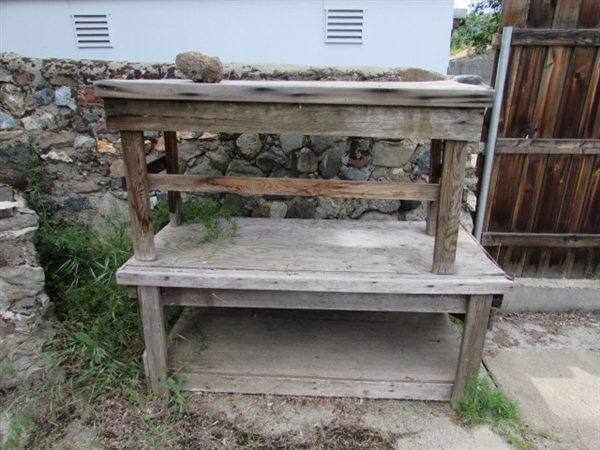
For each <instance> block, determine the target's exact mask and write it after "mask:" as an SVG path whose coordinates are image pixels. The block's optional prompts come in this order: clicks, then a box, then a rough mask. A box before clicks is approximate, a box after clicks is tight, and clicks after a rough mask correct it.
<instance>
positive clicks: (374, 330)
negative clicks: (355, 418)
mask: <svg viewBox="0 0 600 450" xmlns="http://www.w3.org/2000/svg"><path fill="white" fill-rule="evenodd" d="M386 316H387V314H386ZM409 316H410V317H407V315H400V314H398V315H396V317H397V319H396V320H395V321H389V320H388V318H387V317H385V318H384V320H382V321H378V320H375V321H364V320H357V319H344V318H341V319H338V320H335V319H334V320H331V319H329V318H321V319H319V318H314V319H311V318H297V317H296V318H286V317H285V316H284V317H278V316H277V315H273V316H272V317H248V316H246V317H244V316H216V315H206V314H202V311H198V310H194V311H189V315H188V314H185V313H184V316H183V317H182V318H181V319H180V321H179V322H178V323H177V324H176V326H175V328H174V330H173V333H172V336H173V344H172V346H171V348H170V364H171V367H172V368H173V369H180V368H181V367H185V369H184V370H181V371H180V372H179V373H181V374H182V375H185V376H186V378H187V379H186V381H185V382H184V384H183V388H184V389H190V390H205V391H213V392H214V391H217V392H241V393H262V394H274V395H318V396H340V395H341V396H351V397H371V398H421V399H434V398H435V399H438V400H448V398H449V394H450V390H451V388H452V384H453V378H454V373H455V369H456V361H457V355H458V351H459V344H458V339H457V337H458V336H457V335H458V333H457V330H456V329H455V328H454V327H453V326H452V324H451V323H450V322H449V320H448V318H447V316H445V315H443V314H425V315H423V314H414V313H413V314H410V315H409ZM200 340H202V342H203V344H204V345H203V347H205V350H203V351H202V352H200V354H198V353H199V352H197V351H196V349H197V348H198V346H199V344H200ZM440 388H441V390H440Z"/></svg>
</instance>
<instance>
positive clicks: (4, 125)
mask: <svg viewBox="0 0 600 450" xmlns="http://www.w3.org/2000/svg"><path fill="white" fill-rule="evenodd" d="M13 128H19V125H18V124H17V121H16V120H15V119H14V117H13V116H11V115H10V114H8V113H5V112H4V111H0V130H12V129H13Z"/></svg>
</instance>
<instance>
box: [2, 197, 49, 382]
mask: <svg viewBox="0 0 600 450" xmlns="http://www.w3.org/2000/svg"><path fill="white" fill-rule="evenodd" d="M5 190H6V188H2V190H1V191H0V192H4V191H5ZM10 200H12V199H9V200H3V201H2V200H0V205H1V206H2V207H1V208H0V211H1V212H2V214H0V386H1V387H2V388H4V389H6V388H10V387H12V386H14V385H16V384H17V383H20V382H21V381H22V380H24V379H27V378H29V377H31V376H32V375H34V374H37V373H39V372H40V371H42V370H43V364H42V361H41V360H40V359H39V355H40V353H41V351H42V347H43V346H44V344H45V343H46V342H47V340H48V338H49V336H48V333H35V334H33V333H31V331H34V330H36V331H39V328H40V325H41V324H42V321H43V317H44V315H45V314H46V312H47V309H48V307H49V305H50V301H49V299H48V296H47V295H46V294H45V292H44V281H45V279H44V271H43V270H42V268H41V267H39V265H38V263H37V253H36V251H35V248H34V246H33V235H34V233H35V231H36V230H37V228H38V217H37V215H36V214H35V213H34V212H33V211H32V210H31V209H28V208H27V207H26V206H25V204H24V202H23V201H22V200H21V199H19V198H17V199H16V200H17V201H10Z"/></svg>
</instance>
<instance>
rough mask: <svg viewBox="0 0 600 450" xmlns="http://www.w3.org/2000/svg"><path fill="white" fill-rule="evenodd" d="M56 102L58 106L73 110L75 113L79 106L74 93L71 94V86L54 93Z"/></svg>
mask: <svg viewBox="0 0 600 450" xmlns="http://www.w3.org/2000/svg"><path fill="white" fill-rule="evenodd" d="M54 102H55V103H56V104H57V105H58V106H66V107H68V108H71V109H72V110H73V111H75V110H76V109H77V104H76V103H75V99H74V98H73V92H71V88H70V87H69V86H62V87H59V88H58V89H57V90H56V91H55V92H54Z"/></svg>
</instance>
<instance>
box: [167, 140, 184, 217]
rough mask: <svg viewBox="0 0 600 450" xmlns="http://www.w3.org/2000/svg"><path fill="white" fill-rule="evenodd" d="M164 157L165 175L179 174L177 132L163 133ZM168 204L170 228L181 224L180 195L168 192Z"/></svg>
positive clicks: (175, 192)
mask: <svg viewBox="0 0 600 450" xmlns="http://www.w3.org/2000/svg"><path fill="white" fill-rule="evenodd" d="M164 139H165V157H166V161H167V173H168V174H169V175H174V174H178V173H179V151H178V149H177V132H175V131H165V132H164ZM167 197H168V202H169V223H170V224H171V226H172V227H176V226H179V225H180V224H181V193H180V192H177V191H172V190H170V191H169V192H168V193H167Z"/></svg>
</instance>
